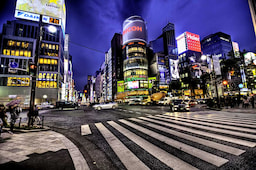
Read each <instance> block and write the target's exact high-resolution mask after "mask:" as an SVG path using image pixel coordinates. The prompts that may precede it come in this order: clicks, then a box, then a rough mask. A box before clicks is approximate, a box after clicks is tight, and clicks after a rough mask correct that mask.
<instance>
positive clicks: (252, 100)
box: [250, 95, 255, 109]
mask: <svg viewBox="0 0 256 170" xmlns="http://www.w3.org/2000/svg"><path fill="white" fill-rule="evenodd" d="M250 102H251V105H252V108H253V109H254V104H255V103H254V102H255V99H254V96H253V95H252V96H251V98H250Z"/></svg>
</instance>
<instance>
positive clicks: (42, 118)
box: [42, 116, 44, 129]
mask: <svg viewBox="0 0 256 170" xmlns="http://www.w3.org/2000/svg"><path fill="white" fill-rule="evenodd" d="M43 128H44V116H42V129H43Z"/></svg>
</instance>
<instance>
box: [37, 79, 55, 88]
mask: <svg viewBox="0 0 256 170" xmlns="http://www.w3.org/2000/svg"><path fill="white" fill-rule="evenodd" d="M36 87H37V88H57V82H56V81H37V82H36Z"/></svg>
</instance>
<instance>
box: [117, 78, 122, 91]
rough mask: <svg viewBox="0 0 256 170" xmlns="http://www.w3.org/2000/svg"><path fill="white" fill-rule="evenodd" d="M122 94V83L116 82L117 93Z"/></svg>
mask: <svg viewBox="0 0 256 170" xmlns="http://www.w3.org/2000/svg"><path fill="white" fill-rule="evenodd" d="M121 92H124V81H117V93H121Z"/></svg>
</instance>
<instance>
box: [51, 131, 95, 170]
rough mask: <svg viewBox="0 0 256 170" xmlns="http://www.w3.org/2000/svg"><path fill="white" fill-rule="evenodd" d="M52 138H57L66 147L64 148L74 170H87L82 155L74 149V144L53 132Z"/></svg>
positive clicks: (87, 167)
mask: <svg viewBox="0 0 256 170" xmlns="http://www.w3.org/2000/svg"><path fill="white" fill-rule="evenodd" d="M53 133H54V136H56V137H58V138H59V139H60V140H61V141H62V143H63V144H64V145H65V146H66V148H67V149H68V151H69V154H70V156H71V158H72V160H73V163H74V166H75V169H77V170H89V169H90V168H89V166H88V164H87V162H86V160H85V159H84V157H83V155H82V153H81V152H80V151H79V149H78V148H77V147H76V145H75V144H73V143H72V142H71V141H70V140H69V139H68V138H66V137H65V136H64V135H62V134H60V133H57V132H53Z"/></svg>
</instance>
